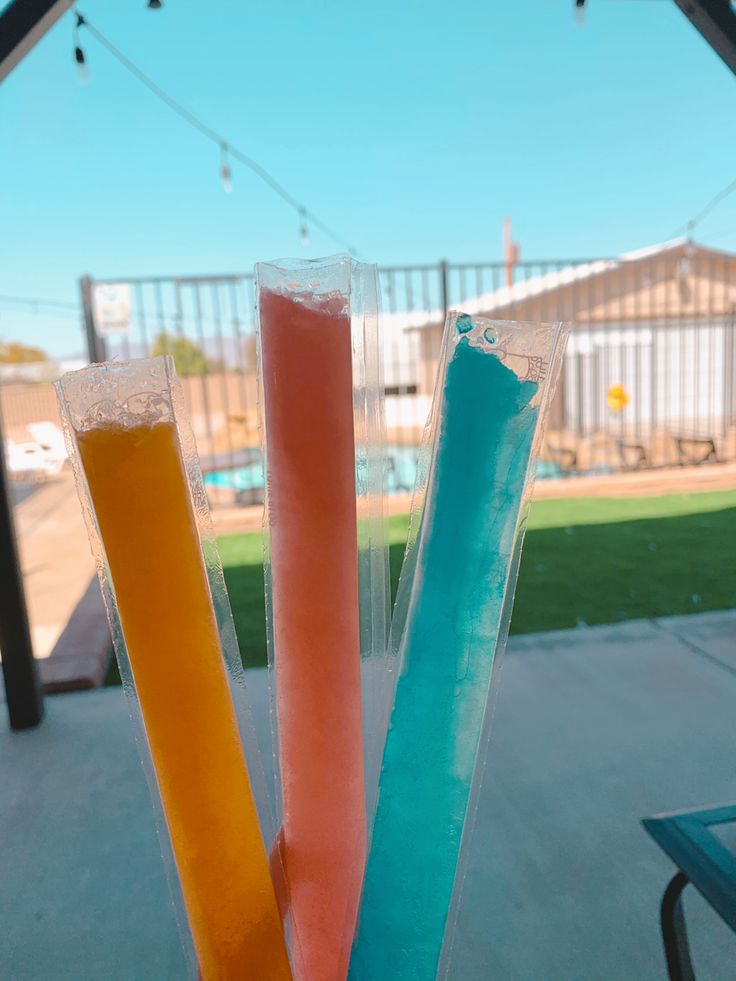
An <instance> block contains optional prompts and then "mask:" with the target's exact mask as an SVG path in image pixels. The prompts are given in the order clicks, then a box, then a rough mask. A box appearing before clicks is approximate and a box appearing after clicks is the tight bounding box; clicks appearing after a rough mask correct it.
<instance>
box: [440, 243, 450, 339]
mask: <svg viewBox="0 0 736 981" xmlns="http://www.w3.org/2000/svg"><path fill="white" fill-rule="evenodd" d="M439 272H440V306H441V307H442V323H443V325H444V322H445V321H446V320H447V309H448V307H449V305H450V294H449V284H448V281H447V280H448V275H447V259H443V260H442V261H441V262H440V265H439Z"/></svg>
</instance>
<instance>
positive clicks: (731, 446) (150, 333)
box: [0, 241, 736, 502]
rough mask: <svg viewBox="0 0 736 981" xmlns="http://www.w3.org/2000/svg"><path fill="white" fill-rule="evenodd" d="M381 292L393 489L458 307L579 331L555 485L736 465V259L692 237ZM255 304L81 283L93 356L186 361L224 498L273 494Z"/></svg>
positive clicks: (43, 402)
mask: <svg viewBox="0 0 736 981" xmlns="http://www.w3.org/2000/svg"><path fill="white" fill-rule="evenodd" d="M380 282H381V295H382V309H383V317H382V324H383V345H384V383H385V391H386V422H387V436H388V445H389V450H388V452H389V457H390V459H389V461H388V464H389V465H388V468H387V469H388V476H387V481H388V490H389V492H391V491H401V490H405V489H409V488H410V487H411V486H412V484H413V477H414V467H415V465H416V448H417V446H418V444H419V442H420V439H421V433H422V430H423V427H424V424H425V421H426V418H427V414H428V412H429V407H430V402H431V396H432V389H433V384H434V376H435V372H436V367H437V357H438V353H439V348H440V340H441V333H442V324H443V322H444V317H445V313H446V311H447V310H448V309H449V308H452V307H455V308H462V309H464V310H466V312H468V313H470V314H478V315H481V314H482V315H486V316H488V317H491V318H494V319H511V320H537V321H538V320H541V321H557V320H567V321H571V322H572V325H573V330H572V333H571V337H570V342H569V346H568V349H567V353H566V356H565V361H564V365H563V370H562V374H561V378H560V383H559V386H558V392H557V396H556V399H555V402H554V405H553V407H552V410H551V413H550V418H549V422H548V426H547V435H546V439H545V444H544V449H543V459H542V463H541V465H540V473H541V476H542V477H545V476H567V475H571V474H578V473H581V474H587V473H613V472H618V471H622V470H632V469H642V468H653V467H661V466H671V465H676V464H700V463H706V462H711V461H715V460H728V459H736V313H735V311H736V255H732V254H730V253H718V252H714V251H712V250H707V249H704V248H701V247H699V246H695V245H693V244H691V243H688V242H685V241H682V242H675V243H670V244H669V245H666V246H663V247H660V248H658V249H651V250H644V251H642V252H639V253H631V254H629V255H628V256H624V257H621V258H618V259H596V260H581V261H577V260H556V261H548V262H524V263H517V264H516V265H515V266H514V267H513V268H512V267H510V266H506V265H504V264H503V263H498V262H489V263H466V264H451V263H446V262H440V263H437V264H436V265H424V266H400V267H398V266H397V267H390V268H382V269H381V270H380ZM254 299H255V298H254V283H253V277H252V276H251V275H250V274H233V275H225V276H162V277H143V278H137V279H127V280H116V281H112V280H108V281H94V282H93V281H91V280H89V279H85V280H83V281H82V303H83V310H84V319H85V328H86V339H87V344H88V350H89V352H90V356H91V357H94V358H96V359H100V358H102V357H104V356H107V357H123V358H129V357H142V356H144V355H148V354H151V353H161V352H168V353H171V354H173V356H174V359H175V361H176V363H177V367H178V369H179V374H180V375H181V376H182V380H183V386H184V391H185V396H186V399H187V403H188V406H189V410H190V414H191V418H192V423H193V427H194V431H195V435H196V437H197V442H198V446H199V450H200V454H201V456H202V459H203V462H204V469H205V471H206V472H207V481H208V485H209V489H210V491H211V495H212V498H213V501H215V502H218V501H226V502H231V501H233V499H235V500H238V501H251V500H252V501H257V500H259V499H260V497H261V496H262V476H261V473H260V456H259V436H258V431H257V406H256V400H257V384H256V374H255V369H256V363H255V362H256V354H255V323H254ZM36 387H37V386H25V387H24V388H21V387H18V388H17V390H16V387H15V386H7V385H5V386H2V387H1V390H0V396H1V397H2V399H3V407H4V410H5V415H6V427H7V424H8V423H9V422H11V420H12V421H13V422H14V423H15V424H17V425H18V426H20V425H21V424H22V423H23V421H24V418H25V417H24V413H25V414H26V415H27V414H28V411H27V409H28V406H29V405H30V404H31V402H33V404H37V403H38V404H39V405H40V408H39V412H40V413H42V414H43V415H44V417H45V418H49V417H50V416H49V413H50V411H51V409H50V407H49V406H50V396H49V399H46V397H44V398H42V399H40V403H39V396H38V395H34V394H33V392H31V391H30V389H31V388H34V389H35V388H36ZM40 387H45V386H38V388H39V389H40ZM11 389H12V392H11ZM11 396H12V397H11ZM32 396H33V398H32ZM29 399H30V402H29ZM47 403H49V404H47ZM31 414H33V413H31ZM21 417H23V418H21ZM28 421H33V420H31V419H30V418H29V420H28Z"/></svg>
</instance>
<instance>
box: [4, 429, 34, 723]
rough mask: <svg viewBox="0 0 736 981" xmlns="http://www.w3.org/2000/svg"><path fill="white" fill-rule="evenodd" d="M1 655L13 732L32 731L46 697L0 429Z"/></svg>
mask: <svg viewBox="0 0 736 981" xmlns="http://www.w3.org/2000/svg"><path fill="white" fill-rule="evenodd" d="M0 655H1V656H2V664H3V678H4V679H5V696H6V698H7V702H8V715H9V716H10V728H11V729H31V728H33V726H37V725H38V723H39V722H40V721H41V719H42V718H43V694H42V693H41V682H40V680H39V677H38V671H37V668H36V662H35V660H34V658H33V647H32V646H31V632H30V629H29V627H28V614H27V612H26V602H25V597H24V595H23V575H22V573H21V571H20V563H19V561H18V544H17V542H16V540H15V528H14V527H13V515H12V510H11V501H10V494H9V493H8V476H7V473H6V471H5V449H4V446H3V437H2V427H0Z"/></svg>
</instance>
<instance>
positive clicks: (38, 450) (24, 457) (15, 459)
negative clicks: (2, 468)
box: [5, 440, 58, 479]
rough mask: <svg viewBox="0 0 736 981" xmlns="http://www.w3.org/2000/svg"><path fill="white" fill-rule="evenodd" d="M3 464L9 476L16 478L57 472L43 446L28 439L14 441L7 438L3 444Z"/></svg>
mask: <svg viewBox="0 0 736 981" xmlns="http://www.w3.org/2000/svg"><path fill="white" fill-rule="evenodd" d="M5 465H6V466H7V468H8V473H9V474H10V476H11V477H13V478H16V479H23V478H26V477H30V478H32V479H38V478H41V477H47V476H49V475H50V474H52V473H57V472H58V470H57V469H56V464H53V463H50V462H49V460H48V458H47V456H46V452H45V450H44V449H43V447H42V446H41V445H40V444H39V443H34V442H30V441H29V442H26V443H15V442H13V440H8V441H7V443H6V444H5Z"/></svg>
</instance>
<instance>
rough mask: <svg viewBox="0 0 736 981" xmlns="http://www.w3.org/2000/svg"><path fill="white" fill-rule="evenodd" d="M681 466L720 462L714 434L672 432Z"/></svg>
mask: <svg viewBox="0 0 736 981" xmlns="http://www.w3.org/2000/svg"><path fill="white" fill-rule="evenodd" d="M670 435H671V436H672V438H673V440H674V441H675V446H676V447H677V462H678V464H679V465H680V466H681V467H699V466H700V464H701V463H720V459H719V457H718V451H717V450H716V441H715V439H714V438H713V436H708V435H706V434H702V433H701V434H698V433H671V434H670Z"/></svg>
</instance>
